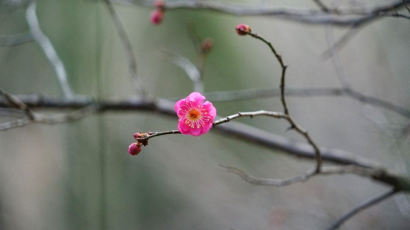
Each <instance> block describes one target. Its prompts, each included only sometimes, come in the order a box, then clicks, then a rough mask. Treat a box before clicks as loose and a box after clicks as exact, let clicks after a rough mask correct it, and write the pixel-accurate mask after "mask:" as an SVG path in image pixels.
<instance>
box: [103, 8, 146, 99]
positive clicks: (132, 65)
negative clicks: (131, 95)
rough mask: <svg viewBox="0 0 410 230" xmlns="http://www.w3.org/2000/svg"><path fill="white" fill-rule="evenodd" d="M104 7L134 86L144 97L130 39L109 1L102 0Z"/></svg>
mask: <svg viewBox="0 0 410 230" xmlns="http://www.w3.org/2000/svg"><path fill="white" fill-rule="evenodd" d="M104 2H105V5H106V6H107V9H108V11H109V13H110V16H111V18H112V21H113V23H114V25H115V29H116V30H117V33H118V36H119V37H120V39H121V42H122V44H123V46H124V51H125V54H126V57H127V60H128V67H129V71H130V75H131V78H132V80H133V81H134V86H135V88H136V89H137V91H138V92H139V93H141V95H142V96H144V95H145V91H144V88H143V87H142V81H141V79H139V78H138V76H137V60H136V58H135V55H134V52H133V51H132V45H131V42H130V39H129V38H128V35H127V32H126V31H125V28H124V25H123V24H122V23H121V20H120V17H119V16H118V14H117V12H116V11H115V9H114V6H113V5H112V3H111V0H104Z"/></svg>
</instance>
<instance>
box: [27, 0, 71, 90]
mask: <svg viewBox="0 0 410 230" xmlns="http://www.w3.org/2000/svg"><path fill="white" fill-rule="evenodd" d="M26 20H27V23H28V25H29V28H30V32H31V35H32V36H33V38H34V40H35V41H36V42H37V43H38V44H39V45H40V47H41V49H42V50H43V52H44V54H45V55H46V57H47V59H48V61H49V62H50V63H51V65H52V66H53V68H54V71H55V72H56V75H57V78H58V81H59V83H60V86H61V88H62V90H63V93H64V96H65V97H66V98H73V96H74V93H73V91H72V90H71V88H70V85H69V84H68V80H67V72H66V69H65V67H64V63H63V62H62V61H61V59H60V57H59V56H58V54H57V52H56V50H55V48H54V46H53V44H52V43H51V41H50V39H49V38H48V37H47V36H46V35H45V34H44V33H43V31H42V30H41V28H40V23H39V22H38V18H37V13H36V2H35V1H32V2H31V3H30V5H29V6H28V7H27V10H26Z"/></svg>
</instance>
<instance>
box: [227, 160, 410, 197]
mask: <svg viewBox="0 0 410 230" xmlns="http://www.w3.org/2000/svg"><path fill="white" fill-rule="evenodd" d="M220 166H221V167H222V168H225V169H227V170H228V172H230V173H233V174H236V175H237V176H239V177H240V178H241V179H243V180H244V181H246V182H248V183H250V184H255V185H264V186H276V187H281V186H287V185H291V184H294V183H297V182H305V181H307V180H308V179H310V178H312V177H314V176H329V175H335V174H338V175H343V174H353V175H356V176H360V177H364V178H372V179H374V180H376V181H384V182H383V183H385V182H387V181H390V182H392V178H391V177H390V176H387V174H386V171H385V170H384V169H377V168H376V169H374V168H373V169H372V168H362V167H358V166H354V165H347V166H330V167H322V169H321V171H320V172H315V170H311V171H308V172H306V173H304V174H302V175H299V176H295V177H290V178H286V179H274V178H259V177H255V176H252V175H249V174H247V173H246V172H245V171H243V170H242V169H239V168H236V167H232V166H225V165H220ZM393 180H394V179H393ZM405 180H406V179H404V181H405ZM408 182H409V181H407V182H405V185H404V184H400V183H397V181H396V182H395V183H389V182H388V183H385V184H389V185H392V184H394V185H393V186H392V187H393V188H394V189H395V190H396V191H406V190H407V189H410V187H409V186H410V184H408Z"/></svg>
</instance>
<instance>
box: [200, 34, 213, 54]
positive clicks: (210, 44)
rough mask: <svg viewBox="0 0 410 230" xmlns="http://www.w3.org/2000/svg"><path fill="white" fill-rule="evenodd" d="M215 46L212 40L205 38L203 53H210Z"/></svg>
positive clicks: (202, 47)
mask: <svg viewBox="0 0 410 230" xmlns="http://www.w3.org/2000/svg"><path fill="white" fill-rule="evenodd" d="M213 46H214V42H213V41H212V39H210V38H205V39H204V40H203V41H202V44H201V51H202V53H208V52H209V51H211V49H212V47H213Z"/></svg>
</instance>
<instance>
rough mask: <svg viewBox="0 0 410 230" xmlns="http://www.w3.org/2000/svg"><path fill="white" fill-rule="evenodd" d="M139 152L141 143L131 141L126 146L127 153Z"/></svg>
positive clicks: (135, 153)
mask: <svg viewBox="0 0 410 230" xmlns="http://www.w3.org/2000/svg"><path fill="white" fill-rule="evenodd" d="M140 152H141V144H140V143H135V142H134V143H131V144H130V146H128V153H129V154H131V155H132V156H135V155H137V154H138V153H140Z"/></svg>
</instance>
